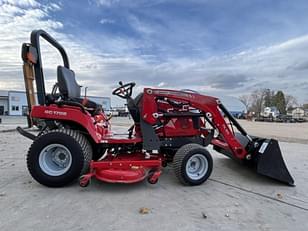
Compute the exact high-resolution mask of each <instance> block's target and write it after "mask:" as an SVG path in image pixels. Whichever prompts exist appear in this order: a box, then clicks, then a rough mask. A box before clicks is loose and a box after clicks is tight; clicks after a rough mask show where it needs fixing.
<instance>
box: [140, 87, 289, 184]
mask: <svg viewBox="0 0 308 231" xmlns="http://www.w3.org/2000/svg"><path fill="white" fill-rule="evenodd" d="M161 98H165V99H168V100H175V101H178V102H180V103H182V104H187V105H189V106H190V107H192V108H194V109H197V110H199V111H200V113H195V116H200V117H204V118H205V120H206V121H207V122H208V123H209V124H210V125H211V126H212V127H213V128H214V129H216V130H217V131H218V133H219V135H218V136H216V137H214V138H212V140H211V144H212V145H213V147H214V149H215V150H216V151H218V152H220V153H222V154H224V155H227V156H229V157H231V158H232V159H236V160H240V162H241V163H243V164H245V165H248V166H250V167H252V168H254V169H255V170H256V171H257V173H259V174H261V175H265V176H267V177H270V178H272V179H275V180H278V181H281V182H283V183H286V184H288V185H291V186H293V185H294V180H293V178H292V176H291V174H290V173H289V171H288V169H287V166H286V164H285V162H284V160H283V157H282V154H281V150H280V147H279V144H278V141H277V140H274V139H267V138H262V137H253V138H252V137H250V136H249V135H248V134H247V132H246V131H245V130H244V129H243V128H242V127H241V125H240V124H239V123H238V122H237V121H236V120H235V119H234V117H233V116H232V115H231V114H230V113H229V111H228V110H227V109H226V108H225V107H224V105H223V104H222V103H221V102H220V100H219V99H218V98H215V97H211V96H206V95H200V94H197V93H193V92H185V91H175V90H165V89H151V88H146V89H144V95H143V106H142V108H143V110H142V119H143V120H144V121H145V122H146V123H148V124H150V125H152V126H153V125H155V124H156V123H157V120H158V118H159V117H160V116H162V117H164V116H165V117H168V116H171V117H172V115H168V112H167V113H159V112H158V108H157V103H156V100H158V99H161ZM193 114H194V113H193ZM187 116H191V115H189V114H187ZM224 117H226V118H228V120H229V121H230V122H231V127H230V126H229V125H228V123H227V122H226V120H225V118H224ZM232 126H235V127H236V128H237V130H238V131H239V132H240V135H239V136H238V135H236V134H235V132H234V131H233V128H232ZM231 128H232V129H231ZM240 139H242V140H240ZM243 139H244V141H245V142H243Z"/></svg>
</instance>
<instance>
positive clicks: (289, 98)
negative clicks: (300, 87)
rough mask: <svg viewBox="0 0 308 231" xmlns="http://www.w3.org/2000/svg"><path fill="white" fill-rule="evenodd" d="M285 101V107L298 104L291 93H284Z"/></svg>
mask: <svg viewBox="0 0 308 231" xmlns="http://www.w3.org/2000/svg"><path fill="white" fill-rule="evenodd" d="M285 101H286V107H287V109H289V108H290V109H291V108H293V107H296V106H298V102H297V99H296V98H295V97H294V96H293V95H285Z"/></svg>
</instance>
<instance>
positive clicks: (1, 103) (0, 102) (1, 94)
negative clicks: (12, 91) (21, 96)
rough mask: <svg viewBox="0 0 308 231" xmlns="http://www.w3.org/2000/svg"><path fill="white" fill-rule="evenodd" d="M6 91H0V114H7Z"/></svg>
mask: <svg viewBox="0 0 308 231" xmlns="http://www.w3.org/2000/svg"><path fill="white" fill-rule="evenodd" d="M8 95H9V94H8V91H2V90H1V91H0V115H7V114H8V108H9V105H8V101H9V100H8Z"/></svg>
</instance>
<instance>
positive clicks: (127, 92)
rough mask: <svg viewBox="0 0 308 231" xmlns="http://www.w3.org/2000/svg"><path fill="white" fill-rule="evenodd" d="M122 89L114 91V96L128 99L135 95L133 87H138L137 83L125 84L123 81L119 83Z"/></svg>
mask: <svg viewBox="0 0 308 231" xmlns="http://www.w3.org/2000/svg"><path fill="white" fill-rule="evenodd" d="M119 84H120V87H118V88H116V89H114V90H113V92H112V94H113V95H117V96H119V97H121V98H123V99H128V98H129V97H131V96H132V93H133V87H134V86H135V85H136V83H134V82H131V83H126V84H123V83H122V81H120V82H119Z"/></svg>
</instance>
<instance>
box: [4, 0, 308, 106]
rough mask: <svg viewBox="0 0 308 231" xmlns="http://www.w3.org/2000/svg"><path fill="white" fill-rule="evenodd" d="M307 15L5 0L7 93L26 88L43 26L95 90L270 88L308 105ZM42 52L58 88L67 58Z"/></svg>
mask: <svg viewBox="0 0 308 231" xmlns="http://www.w3.org/2000/svg"><path fill="white" fill-rule="evenodd" d="M307 12H308V1H305V0H303V1H301V0H297V1H292V0H289V1H287V0H285V1H276V0H249V1H247V0H234V1H233V0H203V1H202V0H199V1H197V0H186V1H184V0H156V1H147V0H134V1H129V0H84V1H81V0H75V1H73V0H72V1H68V0H66V1H64V0H57V1H45V0H42V1H38V0H18V1H17V0H16V1H15V0H0V34H1V36H0V90H24V84H23V75H22V60H21V57H20V52H21V45H22V43H24V42H29V41H30V40H29V39H30V38H29V37H30V33H31V31H32V30H35V29H43V30H45V31H46V32H48V33H49V34H51V35H52V36H53V37H54V38H56V39H57V40H58V41H59V42H60V43H61V44H62V45H63V46H64V47H65V49H66V51H67V53H68V56H69V59H70V63H71V69H72V70H74V71H75V73H76V78H77V81H78V83H79V84H80V85H82V86H87V87H88V94H89V95H95V96H111V92H112V89H113V88H115V87H116V86H117V83H118V81H120V80H121V81H123V82H125V83H126V82H136V84H137V86H136V87H135V89H134V92H135V94H137V93H139V92H141V91H142V89H143V88H144V87H159V88H170V89H184V88H185V89H193V90H197V91H199V92H200V93H203V94H207V95H214V96H223V95H231V96H235V97H238V96H240V95H244V94H250V93H251V92H252V91H253V90H256V89H260V88H270V89H272V90H275V91H277V90H283V91H284V92H285V93H286V94H291V95H293V96H295V97H296V98H297V99H298V101H299V103H307V102H308V26H307V25H308V13H307ZM42 55H43V57H42V59H43V67H44V73H45V80H46V87H47V90H48V91H50V89H51V87H52V85H53V84H54V83H55V82H56V67H57V66H58V65H62V60H61V57H60V56H59V55H58V53H57V51H55V50H54V49H53V48H52V47H50V46H49V45H48V44H47V43H45V42H42ZM122 101H123V100H122ZM122 101H121V100H120V99H118V98H116V97H112V104H113V105H114V106H115V105H119V104H121V103H124V102H122Z"/></svg>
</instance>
